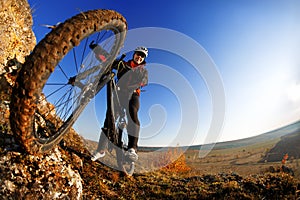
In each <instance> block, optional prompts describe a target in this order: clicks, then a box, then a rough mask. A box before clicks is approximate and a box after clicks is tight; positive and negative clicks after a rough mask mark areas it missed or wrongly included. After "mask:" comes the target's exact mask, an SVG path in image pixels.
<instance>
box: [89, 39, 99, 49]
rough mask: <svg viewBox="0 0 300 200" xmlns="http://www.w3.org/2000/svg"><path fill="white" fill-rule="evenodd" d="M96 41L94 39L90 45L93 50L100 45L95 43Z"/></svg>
mask: <svg viewBox="0 0 300 200" xmlns="http://www.w3.org/2000/svg"><path fill="white" fill-rule="evenodd" d="M94 42H95V41H94V40H93V41H92V42H91V43H90V45H89V47H90V49H92V50H94V49H95V48H96V47H97V46H98V45H97V44H95V43H94Z"/></svg>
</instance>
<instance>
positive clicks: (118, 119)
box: [99, 55, 135, 175]
mask: <svg viewBox="0 0 300 200" xmlns="http://www.w3.org/2000/svg"><path fill="white" fill-rule="evenodd" d="M124 57H125V55H122V57H121V58H120V59H119V60H118V61H120V60H122V59H123V58H124ZM128 70H130V69H128ZM129 74H130V72H129ZM106 76H109V77H111V79H110V81H109V82H108V83H107V87H106V88H107V92H106V93H107V94H106V99H107V112H106V119H105V122H104V127H103V128H102V133H101V134H104V135H105V137H106V138H105V140H106V141H107V150H108V151H109V152H110V153H111V152H112V151H113V150H115V153H116V159H117V167H118V169H119V170H120V171H122V172H124V173H125V174H127V175H132V174H133V172H134V168H135V163H134V162H133V161H132V160H131V159H130V158H129V157H127V156H126V151H127V150H128V149H127V146H126V143H124V142H123V138H124V137H123V134H124V132H123V131H124V129H125V128H126V127H127V120H126V119H127V116H126V112H125V108H124V107H123V106H122V103H121V101H124V99H123V100H121V98H120V95H119V93H120V90H119V86H117V84H116V81H115V80H116V79H114V76H115V73H114V72H110V73H108V74H107V75H106ZM121 96H122V95H121ZM102 137H103V136H102ZM99 142H100V141H99Z"/></svg>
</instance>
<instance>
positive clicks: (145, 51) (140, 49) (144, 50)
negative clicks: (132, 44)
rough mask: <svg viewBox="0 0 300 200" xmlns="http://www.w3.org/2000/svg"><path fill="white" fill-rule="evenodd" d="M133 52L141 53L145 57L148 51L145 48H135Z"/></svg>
mask: <svg viewBox="0 0 300 200" xmlns="http://www.w3.org/2000/svg"><path fill="white" fill-rule="evenodd" d="M134 52H142V53H144V54H145V55H146V57H147V56H148V49H147V48H146V47H137V48H136V49H135V50H134Z"/></svg>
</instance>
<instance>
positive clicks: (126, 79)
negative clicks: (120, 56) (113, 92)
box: [117, 60, 148, 95]
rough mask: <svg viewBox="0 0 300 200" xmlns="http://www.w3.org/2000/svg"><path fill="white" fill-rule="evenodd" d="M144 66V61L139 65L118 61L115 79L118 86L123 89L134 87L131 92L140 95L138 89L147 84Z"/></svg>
mask: <svg viewBox="0 0 300 200" xmlns="http://www.w3.org/2000/svg"><path fill="white" fill-rule="evenodd" d="M145 65H146V62H145V61H144V62H143V63H142V64H140V65H138V64H136V63H135V62H134V61H133V60H129V61H127V62H125V61H120V62H119V63H118V66H117V71H118V73H117V78H118V80H119V82H120V84H122V86H125V87H134V88H133V89H134V90H133V92H134V93H135V94H137V95H140V94H141V89H140V88H141V87H143V86H145V85H147V84H148V72H147V70H146V69H145ZM126 66H127V67H126ZM130 69H132V70H130Z"/></svg>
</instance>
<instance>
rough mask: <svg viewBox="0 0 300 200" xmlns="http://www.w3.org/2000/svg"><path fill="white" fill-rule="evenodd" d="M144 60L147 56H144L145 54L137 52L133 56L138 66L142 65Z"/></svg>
mask: <svg viewBox="0 0 300 200" xmlns="http://www.w3.org/2000/svg"><path fill="white" fill-rule="evenodd" d="M144 59H145V54H143V53H140V52H136V53H134V55H133V60H134V62H135V63H137V64H141V63H142V62H143V61H144Z"/></svg>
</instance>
